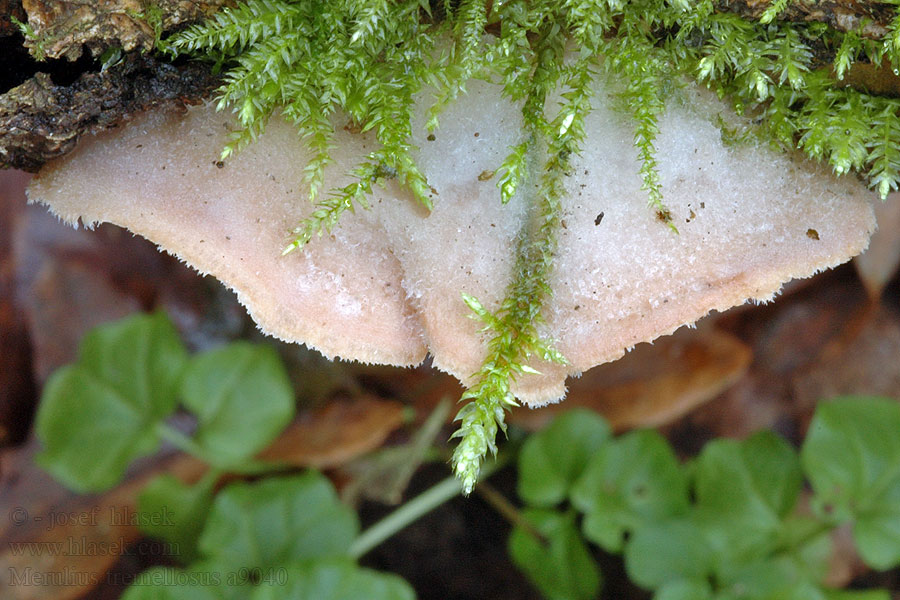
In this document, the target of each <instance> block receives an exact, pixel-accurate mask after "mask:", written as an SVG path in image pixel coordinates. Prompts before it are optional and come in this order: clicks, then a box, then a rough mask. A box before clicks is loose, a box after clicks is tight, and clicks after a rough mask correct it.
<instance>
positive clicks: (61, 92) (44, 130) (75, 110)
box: [0, 54, 218, 172]
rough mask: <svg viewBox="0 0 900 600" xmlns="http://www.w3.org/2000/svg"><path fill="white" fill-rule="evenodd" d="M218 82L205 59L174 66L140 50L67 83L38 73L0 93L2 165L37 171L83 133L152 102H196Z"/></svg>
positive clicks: (172, 103) (64, 150)
mask: <svg viewBox="0 0 900 600" xmlns="http://www.w3.org/2000/svg"><path fill="white" fill-rule="evenodd" d="M217 84H218V80H217V79H216V78H215V77H214V76H212V75H211V73H210V70H209V67H208V66H207V65H204V64H201V63H188V64H186V65H183V66H174V65H171V64H169V63H165V62H161V61H159V60H156V59H154V58H152V57H150V56H146V55H141V54H131V55H129V56H128V57H127V58H126V59H125V60H123V61H122V62H121V63H120V64H118V65H116V66H114V67H112V68H110V69H107V70H106V71H104V72H102V73H85V74H83V75H81V77H79V78H78V80H77V81H76V82H75V83H74V84H72V85H70V86H58V85H55V84H54V83H53V81H52V80H51V78H50V76H49V75H47V74H45V73H38V74H37V75H35V76H34V77H33V78H31V79H29V80H28V81H26V82H25V83H23V84H22V85H20V86H17V87H15V88H13V89H11V90H10V91H9V92H7V93H6V94H4V95H2V96H0V166H6V167H12V168H15V169H22V170H24V171H31V172H36V171H37V170H38V169H39V168H40V167H41V165H43V164H44V163H45V162H46V161H48V160H50V159H51V158H56V157H58V156H62V155H63V154H66V153H67V152H69V151H71V150H72V149H73V148H74V147H75V145H76V144H77V142H78V139H79V138H80V137H81V136H82V135H84V134H85V133H92V132H96V131H99V130H102V129H106V128H109V127H114V126H115V125H117V124H119V123H120V122H122V121H123V120H125V119H127V118H128V117H130V116H131V115H134V114H135V113H138V112H141V111H144V110H146V109H149V108H152V107H155V106H160V105H170V106H173V107H178V106H182V107H183V106H184V105H186V104H196V103H197V102H199V99H200V98H202V97H203V96H204V95H206V94H207V93H208V92H210V91H211V90H212V89H213V88H214V87H216V85H217Z"/></svg>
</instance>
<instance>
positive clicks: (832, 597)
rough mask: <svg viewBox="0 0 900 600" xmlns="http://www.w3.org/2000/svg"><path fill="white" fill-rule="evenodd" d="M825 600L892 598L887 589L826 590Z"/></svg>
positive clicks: (884, 599) (885, 599)
mask: <svg viewBox="0 0 900 600" xmlns="http://www.w3.org/2000/svg"><path fill="white" fill-rule="evenodd" d="M825 600H891V594H890V592H888V591H886V590H825Z"/></svg>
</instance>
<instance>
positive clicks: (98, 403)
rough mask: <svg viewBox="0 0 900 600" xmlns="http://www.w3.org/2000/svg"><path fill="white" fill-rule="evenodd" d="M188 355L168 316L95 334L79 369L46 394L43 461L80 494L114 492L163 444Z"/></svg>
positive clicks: (63, 374) (40, 432) (41, 421)
mask: <svg viewBox="0 0 900 600" xmlns="http://www.w3.org/2000/svg"><path fill="white" fill-rule="evenodd" d="M185 362H186V351H185V349H184V347H183V345H182V344H181V341H180V340H179V339H178V335H177V334H176V332H175V330H174V328H173V327H172V325H171V323H170V322H169V321H168V319H167V318H166V317H165V315H163V314H155V315H138V316H135V317H130V318H128V319H125V320H122V321H118V322H116V323H112V324H109V325H104V326H101V327H98V328H97V329H95V330H93V331H92V332H91V333H89V334H88V335H87V336H85V338H84V341H83V342H82V345H81V352H80V357H79V360H78V362H77V363H76V364H74V365H71V366H68V367H64V368H62V369H60V370H58V371H56V372H55V373H54V374H53V376H52V377H51V378H50V380H49V381H48V382H47V385H46V387H45V388H44V393H43V396H42V398H41V404H40V407H39V409H38V414H37V419H36V425H35V429H36V433H37V437H38V439H39V440H40V441H41V443H42V444H43V447H44V450H43V451H42V452H41V453H40V454H39V455H38V456H37V458H36V461H37V462H38V464H40V465H41V466H42V467H44V468H45V469H47V470H48V471H49V472H50V473H52V474H53V476H54V477H56V478H57V479H59V480H60V481H62V482H63V483H65V484H66V485H67V486H69V487H70V488H72V489H74V490H77V491H79V492H90V491H100V490H104V489H107V488H109V487H112V486H113V485H115V484H116V483H117V482H118V481H119V480H120V479H121V478H122V475H123V474H124V472H125V469H126V468H127V467H128V465H129V463H131V462H132V461H133V460H135V459H136V458H139V457H140V456H144V455H146V454H149V453H151V452H153V450H154V449H155V448H156V447H157V444H158V443H159V439H158V437H157V434H156V431H155V426H156V425H157V424H158V423H160V422H162V421H163V420H164V419H165V418H166V416H168V415H169V414H170V413H171V412H172V411H173V410H174V409H175V405H176V395H175V390H176V389H177V386H178V382H179V381H180V378H181V373H182V370H183V369H184V365H185Z"/></svg>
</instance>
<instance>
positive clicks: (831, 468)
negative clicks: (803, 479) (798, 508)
mask: <svg viewBox="0 0 900 600" xmlns="http://www.w3.org/2000/svg"><path fill="white" fill-rule="evenodd" d="M898 432H900V404H898V403H897V402H896V401H893V400H887V399H881V398H843V399H841V400H836V401H833V402H829V403H826V404H822V405H820V406H819V408H818V409H817V411H816V414H815V417H814V418H813V420H812V423H811V424H810V428H809V434H808V436H807V438H806V442H805V443H804V444H803V449H802V452H801V459H802V464H803V469H804V471H805V472H806V474H807V477H808V478H809V481H810V483H811V484H812V487H813V490H814V492H815V506H816V507H817V509H818V512H819V514H821V515H822V516H823V517H824V518H829V519H831V520H835V521H838V522H840V521H848V520H849V521H852V522H853V538H854V540H855V542H856V545H857V548H858V550H859V553H860V556H861V557H862V559H863V560H864V561H865V562H866V564H868V565H869V566H871V567H872V568H875V569H878V570H885V569H889V568H892V567H894V566H896V565H898V564H900V435H898Z"/></svg>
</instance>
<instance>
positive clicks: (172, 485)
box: [138, 474, 215, 564]
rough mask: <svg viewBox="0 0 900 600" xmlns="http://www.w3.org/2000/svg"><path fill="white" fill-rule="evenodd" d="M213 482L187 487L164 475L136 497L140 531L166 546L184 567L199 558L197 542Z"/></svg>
mask: <svg viewBox="0 0 900 600" xmlns="http://www.w3.org/2000/svg"><path fill="white" fill-rule="evenodd" d="M214 484H215V478H208V479H204V480H203V481H201V482H200V483H198V484H197V485H193V486H188V485H185V484H184V483H182V482H181V481H179V480H178V479H176V478H175V477H173V476H171V475H168V474H165V475H160V476H159V477H156V478H155V479H153V480H152V481H151V482H150V483H148V484H147V486H146V487H145V488H144V489H143V490H141V493H140V495H139V496H138V518H139V523H140V528H141V531H143V532H144V533H146V534H147V535H149V536H152V537H155V538H159V539H161V540H165V541H167V542H169V550H170V552H171V555H172V556H174V558H175V559H176V560H178V562H180V563H182V564H187V563H190V562H193V561H194V560H195V559H197V558H198V557H199V552H198V550H197V539H198V538H199V537H200V532H201V531H202V530H203V525H204V524H205V523H206V516H207V514H208V513H209V509H210V507H211V506H212V500H213V495H212V491H213V490H212V487H213V485H214Z"/></svg>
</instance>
